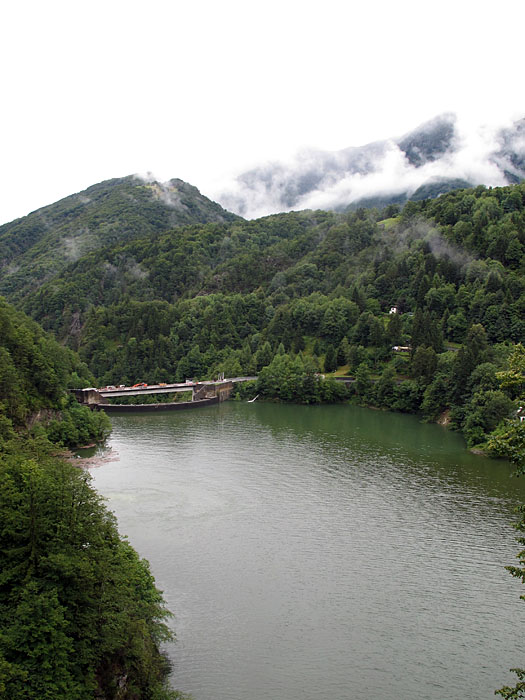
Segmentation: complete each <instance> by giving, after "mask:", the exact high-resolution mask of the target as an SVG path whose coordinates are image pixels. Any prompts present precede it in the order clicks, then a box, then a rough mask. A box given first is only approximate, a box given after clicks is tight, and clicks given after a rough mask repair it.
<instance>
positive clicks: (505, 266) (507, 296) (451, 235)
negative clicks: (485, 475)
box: [22, 185, 525, 444]
mask: <svg viewBox="0 0 525 700" xmlns="http://www.w3.org/2000/svg"><path fill="white" fill-rule="evenodd" d="M524 250H525V185H511V186H507V187H501V188H494V189H491V188H489V189H487V188H485V187H483V186H480V187H476V188H474V189H459V190H455V191H453V192H451V193H448V194H445V195H442V196H441V197H439V198H437V199H430V200H422V201H418V202H414V201H412V202H408V203H407V204H406V205H405V207H404V208H403V209H402V210H401V211H400V210H399V208H398V207H395V206H389V207H387V208H386V209H384V210H378V209H358V210H356V211H354V212H349V213H336V212H325V211H304V212H291V213H288V214H278V215H274V216H269V217H265V218H262V219H257V220H254V221H244V220H240V219H237V220H235V221H233V222H231V223H225V222H221V223H207V224H200V225H197V224H194V225H189V226H184V227H178V228H175V229H170V230H168V231H159V232H157V233H154V234H151V235H148V236H146V237H142V238H140V237H139V238H135V239H134V240H130V241H125V242H121V241H119V242H118V243H117V244H109V245H105V246H102V247H100V248H98V249H97V250H94V251H92V252H90V253H89V254H87V255H85V256H83V257H81V258H79V259H78V260H76V261H72V262H70V263H69V264H68V265H67V267H66V268H65V269H64V271H63V272H62V273H60V274H57V275H56V276H55V277H54V279H52V280H50V281H48V282H45V283H44V284H43V285H42V286H41V287H40V289H39V290H38V291H37V292H36V293H35V294H32V295H31V296H28V297H27V298H26V299H24V300H23V302H22V305H23V308H25V310H26V311H27V312H28V313H30V314H31V315H32V316H33V317H34V318H35V319H37V320H39V321H40V322H41V323H42V324H43V325H44V326H45V327H46V328H47V329H50V330H52V331H54V333H55V334H56V336H57V338H58V339H59V340H60V341H61V342H63V343H66V344H69V345H70V346H71V347H73V348H76V349H78V350H79V353H80V355H81V357H82V359H83V360H84V361H85V362H86V363H87V364H88V366H89V368H90V370H91V372H92V373H93V374H94V375H95V376H96V377H97V381H99V382H100V383H101V384H106V383H107V384H117V383H128V382H131V383H134V382H136V381H146V382H158V381H170V380H174V379H177V380H183V379H184V378H187V377H191V376H193V377H202V378H204V377H209V376H212V375H213V374H215V373H216V372H220V371H225V372H226V373H227V374H231V375H235V374H241V373H243V374H253V373H255V372H257V373H259V374H260V383H259V389H260V390H261V391H263V393H266V394H267V395H274V396H275V395H277V396H279V397H280V398H282V399H290V398H292V399H294V400H308V401H311V400H318V399H319V397H320V395H319V394H318V393H317V394H316V392H315V391H314V392H313V393H310V394H309V395H308V397H306V395H302V394H301V391H297V392H295V393H294V392H288V394H286V396H284V395H282V396H281V395H280V394H279V391H278V388H276V387H278V384H275V382H274V384H273V385H272V387H273V388H272V387H270V385H268V384H267V385H266V387H263V386H262V383H263V381H264V376H265V375H264V372H263V369H264V368H265V367H271V366H272V363H273V362H274V361H275V362H277V363H281V364H280V366H279V367H280V369H279V372H281V371H285V369H283V368H285V366H286V367H288V368H290V367H291V365H287V364H286V363H287V362H288V360H282V356H283V354H284V355H286V356H287V357H289V358H292V359H293V360H294V362H296V366H294V367H295V368H294V370H293V371H294V372H295V373H296V374H300V373H301V372H304V373H306V374H307V375H308V376H310V377H313V376H315V373H316V372H321V371H324V372H330V371H333V370H334V369H336V368H337V367H340V368H343V369H342V370H341V371H346V372H347V373H348V374H350V375H351V376H353V377H355V378H356V379H363V381H362V382H356V384H355V385H354V387H353V389H352V396H353V397H354V399H355V400H358V401H360V402H361V403H368V404H370V403H372V404H374V403H375V404H377V405H381V406H385V407H389V408H393V409H395V410H404V411H411V412H420V413H422V414H423V415H424V416H426V417H428V418H432V419H434V418H436V417H437V416H439V415H440V413H442V412H443V411H446V410H447V409H453V410H452V413H451V420H452V423H453V425H455V426H456V427H460V428H461V429H462V430H463V431H464V432H465V434H466V436H467V438H468V439H469V442H470V443H471V444H474V443H476V442H478V443H479V442H481V441H483V439H484V436H486V435H487V434H488V433H489V432H490V431H491V430H492V429H493V428H494V427H495V426H494V420H493V419H492V418H491V419H489V418H488V416H489V414H491V413H492V416H494V417H497V418H498V421H497V422H499V420H500V419H503V418H505V417H506V416H508V415H511V413H512V411H513V410H514V409H513V404H512V403H509V401H510V402H512V401H513V400H515V399H516V397H515V396H510V395H509V393H508V392H505V391H504V392H503V394H505V396H503V397H502V396H501V395H500V394H496V395H493V394H490V395H488V394H484V395H483V396H484V398H483V401H485V402H487V401H488V404H487V405H485V404H483V406H481V404H479V402H480V401H482V399H480V397H477V398H476V399H475V395H476V394H477V393H478V389H479V387H480V386H482V387H483V388H482V391H485V392H491V391H495V392H498V391H500V387H499V383H498V380H497V378H496V374H497V372H499V371H503V370H504V369H505V366H506V362H507V361H508V358H509V355H510V353H511V350H512V346H513V344H516V343H520V342H522V341H523V340H524V339H525V274H524V272H525V271H524ZM392 307H395V309H396V312H397V313H390V311H391V309H392ZM461 345H463V346H464V347H463V348H461ZM394 346H401V347H405V348H409V349H408V350H406V351H398V350H393V347H394ZM472 347H475V348H476V349H475V350H472ZM276 358H277V359H276ZM279 358H281V359H279ZM297 363H298V364H297ZM301 363H302V364H301ZM299 365H301V367H299ZM480 365H483V369H484V372H485V373H484V374H483V377H482V378H481V377H478V375H476V374H474V379H472V375H473V373H474V372H475V370H477V368H478V367H479V366H480ZM274 369H276V368H274ZM276 371H277V370H276ZM480 371H481V370H480ZM385 373H386V374H385ZM274 374H275V372H274ZM383 374H385V377H384V382H383V383H380V381H379V380H380V379H381V378H382V377H383ZM367 376H368V379H367ZM261 377H262V378H261ZM476 377H477V379H476ZM370 379H371V380H372V381H371V383H370V382H369V380H370ZM471 379H472V383H470V384H469V382H470V381H471ZM478 379H479V381H480V382H481V384H479V383H478ZM373 380H375V382H374V381H373ZM507 399H508V400H507ZM492 400H494V401H495V402H496V403H497V402H499V404H498V406H497V407H495V405H493V404H492V403H491V401H492ZM472 401H478V404H479V405H476V406H475V405H474V404H471V402H472ZM480 413H483V415H484V416H485V418H484V419H483V421H482V423H483V425H482V426H481V427H480V429H479V430H477V429H476V430H474V427H473V425H474V422H475V421H474V419H473V418H472V416H473V415H478V416H479V414H480ZM467 421H470V422H469V423H468V424H467Z"/></svg>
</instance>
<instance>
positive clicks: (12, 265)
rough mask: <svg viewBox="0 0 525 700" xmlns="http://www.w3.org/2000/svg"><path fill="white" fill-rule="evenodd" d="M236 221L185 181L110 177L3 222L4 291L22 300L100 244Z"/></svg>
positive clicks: (0, 289)
mask: <svg viewBox="0 0 525 700" xmlns="http://www.w3.org/2000/svg"><path fill="white" fill-rule="evenodd" d="M236 219H237V217H236V216H235V215H234V214H230V213H229V212H227V211H225V210H224V209H222V207H220V206H219V205H218V204H216V203H214V202H212V201H210V200H209V199H207V198H206V197H204V196H203V195H201V194H200V192H199V191H198V190H197V188H195V187H193V186H191V185H189V184H187V183H185V182H183V181H182V180H170V181H169V182H167V183H158V182H155V181H153V180H152V181H148V182H147V181H145V180H142V179H139V178H137V177H135V176H130V177H125V178H119V179H114V180H107V181H106V182H101V183H99V184H97V185H93V186H92V187H89V188H88V189H87V190H84V191H83V192H80V193H78V194H74V195H71V196H70V197H66V198H65V199H62V200H61V201H59V202H56V203H55V204H51V205H49V206H47V207H43V208H42V209H38V210H37V211H35V212H33V213H32V214H29V215H28V216H25V217H23V218H21V219H17V220H16V221H13V222H11V223H9V224H4V225H3V226H0V294H3V295H4V296H7V297H8V298H9V299H11V300H13V301H18V300H20V299H23V298H25V297H27V296H28V295H30V294H32V293H34V292H35V290H37V289H38V288H39V287H40V285H41V284H43V283H44V282H46V281H49V280H51V279H53V278H54V276H55V275H56V274H57V273H59V272H60V271H61V270H63V269H64V267H65V266H66V265H68V264H69V263H71V262H72V261H75V260H78V259H79V258H81V257H82V256H84V255H86V254H87V253H89V252H90V251H93V250H97V249H98V248H100V247H101V246H108V245H115V244H124V243H126V242H128V241H131V240H134V239H136V238H146V237H149V236H152V235H155V234H157V233H159V232H161V231H166V230H168V229H171V228H173V227H175V226H181V225H186V224H191V223H207V222H212V221H216V222H231V221H234V220H236Z"/></svg>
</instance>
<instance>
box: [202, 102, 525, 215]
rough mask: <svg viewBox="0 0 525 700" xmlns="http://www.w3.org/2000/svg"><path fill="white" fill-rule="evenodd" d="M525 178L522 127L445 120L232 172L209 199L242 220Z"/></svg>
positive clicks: (524, 127)
mask: <svg viewBox="0 0 525 700" xmlns="http://www.w3.org/2000/svg"><path fill="white" fill-rule="evenodd" d="M524 175H525V125H524V123H523V121H522V122H518V123H517V124H514V125H512V126H510V127H508V126H507V127H506V128H502V127H501V126H500V127H497V126H494V125H493V126H490V127H488V126H487V127H479V126H477V127H475V126H473V125H472V124H468V123H464V122H462V121H461V120H458V119H457V118H456V117H455V116H454V115H450V114H447V115H443V116H442V117H438V118H436V119H435V120H433V121H432V122H429V123H428V124H426V125H422V126H421V127H419V128H418V129H416V130H415V131H414V132H411V133H410V134H407V135H405V136H404V137H401V138H399V139H387V140H384V141H378V142H375V143H371V144H367V145H365V146H362V147H358V148H348V149H344V150H342V151H337V152H333V153H330V152H323V151H315V150H309V151H303V152H301V153H298V154H297V155H296V156H295V157H294V158H293V159H292V160H291V161H289V162H286V163H283V162H279V163H275V162H274V163H266V164H263V165H261V166H259V167H256V168H254V169H252V170H250V171H248V172H245V173H241V174H238V175H237V176H236V177H235V178H234V179H233V180H232V181H231V182H230V183H228V184H227V185H226V186H223V187H222V188H221V190H220V191H216V192H214V193H212V197H213V198H214V199H216V200H217V201H218V202H219V203H220V204H221V205H222V206H223V207H225V208H226V209H229V210H230V211H233V212H235V213H237V214H240V215H242V216H244V217H246V218H257V217H259V216H264V215H267V214H273V213H277V212H282V211H291V210H301V209H319V208H320V209H344V208H346V207H348V206H349V205H351V204H353V203H356V202H359V201H360V200H366V199H369V198H387V197H392V196H399V197H400V198H401V199H403V198H404V197H408V198H409V197H411V196H412V195H414V193H416V191H417V190H418V188H420V187H421V186H423V185H430V184H432V183H439V182H443V181H446V180H458V181H464V182H466V183H469V184H472V185H478V184H484V185H487V186H500V185H505V184H508V183H509V182H510V181H512V179H513V178H514V179H520V178H521V177H523V176H524Z"/></svg>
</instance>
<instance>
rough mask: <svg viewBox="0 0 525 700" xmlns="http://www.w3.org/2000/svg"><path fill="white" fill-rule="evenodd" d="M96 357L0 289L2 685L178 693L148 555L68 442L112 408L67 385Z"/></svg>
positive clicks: (45, 692)
mask: <svg viewBox="0 0 525 700" xmlns="http://www.w3.org/2000/svg"><path fill="white" fill-rule="evenodd" d="M90 381H92V377H91V376H90V375H89V372H88V371H87V368H86V367H85V366H84V365H82V363H81V362H80V361H79V359H78V357H76V356H75V354H74V353H72V352H71V351H70V350H66V349H65V348H62V347H61V346H59V345H58V344H57V343H56V341H54V340H53V339H52V338H50V337H49V336H48V335H47V334H45V333H44V332H43V331H42V329H41V328H39V327H38V326H37V324H36V323H34V322H33V321H31V320H30V319H28V318H27V317H25V316H24V315H23V314H21V313H20V312H17V311H15V310H14V309H13V308H12V307H11V306H9V305H8V304H6V303H5V301H4V300H3V299H0V483H1V484H2V488H1V489H0V629H1V630H2V633H1V635H0V695H1V696H2V697H3V698H9V699H10V700H42V699H43V698H53V700H85V699H87V698H95V697H97V698H102V697H104V698H110V697H112V698H113V697H116V695H115V689H116V688H118V697H119V698H121V699H122V700H134V699H135V698H138V697H143V698H146V697H147V698H153V697H155V698H164V699H165V700H169V699H171V700H177V698H179V700H180V698H181V696H180V694H179V693H177V692H175V691H171V690H169V688H168V687H167V685H166V676H167V673H168V665H167V662H166V660H165V658H164V656H163V655H162V654H161V653H160V652H159V645H160V643H161V642H162V641H166V640H168V639H171V637H172V634H171V632H170V630H169V629H168V627H167V626H166V625H165V622H164V621H165V619H166V618H167V617H168V616H169V613H168V612H167V610H166V608H165V607H164V602H163V600H162V596H161V594H160V592H159V591H158V590H157V589H156V588H155V582H154V579H153V577H152V575H151V573H150V571H149V567H148V564H147V562H145V561H144V560H142V559H140V558H139V556H138V555H137V553H136V552H135V551H134V550H133V548H132V547H131V545H130V544H129V543H128V542H127V541H125V540H124V539H123V538H122V537H121V536H120V535H119V533H118V529H117V524H116V522H115V518H114V517H113V515H112V514H111V513H110V512H109V511H108V510H107V508H106V507H105V505H104V503H103V502H102V499H101V498H100V496H98V495H97V494H96V493H95V491H94V490H93V489H92V488H91V487H90V484H89V481H90V477H89V475H88V474H87V473H86V472H85V471H84V470H82V469H80V468H78V467H76V466H73V465H72V464H70V463H69V462H68V461H66V460H65V458H64V457H61V456H60V449H58V448H60V447H63V446H65V445H78V444H79V443H80V444H85V443H86V442H87V441H92V440H100V439H102V438H104V437H105V436H106V435H107V433H108V431H109V428H110V423H109V420H108V419H107V417H106V416H105V415H104V414H102V413H97V412H92V411H90V410H89V409H88V408H87V407H85V406H80V404H78V403H77V402H76V400H75V399H73V398H72V397H71V396H70V395H69V394H68V392H67V387H68V386H71V384H81V385H82V384H84V383H85V382H90Z"/></svg>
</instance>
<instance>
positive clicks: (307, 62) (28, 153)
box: [0, 0, 525, 223]
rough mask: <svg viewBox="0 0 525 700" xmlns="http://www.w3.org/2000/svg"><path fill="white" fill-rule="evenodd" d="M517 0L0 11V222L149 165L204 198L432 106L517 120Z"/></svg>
mask: <svg viewBox="0 0 525 700" xmlns="http://www.w3.org/2000/svg"><path fill="white" fill-rule="evenodd" d="M524 26H525V2H524V0H500V2H498V3H495V2H493V1H492V0H491V1H490V2H487V1H486V0H476V1H474V0H440V2H426V3H425V2H421V0H417V1H416V0H397V2H392V1H391V0H388V1H387V0H367V1H366V2H363V0H359V2H355V1H354V0H346V1H343V0H324V2H320V0H317V1H316V2H310V1H309V0H301V1H296V0H265V1H264V2H260V1H259V0H252V2H249V1H247V0H242V1H237V0H220V1H217V0H216V1H215V2H208V0H201V1H200V2H188V0H185V2H178V1H175V0H171V1H169V0H148V1H145V0H142V1H141V2H136V1H135V0H125V1H121V0H104V1H103V2H100V1H99V0H90V1H89V2H82V3H81V2H74V0H67V2H66V1H64V2H63V1H61V0H47V1H42V0H38V1H27V0H17V1H16V2H4V3H2V7H1V9H0V32H1V37H0V59H1V64H0V65H1V66H2V68H1V95H2V108H1V111H0V119H1V150H0V157H1V168H0V173H1V183H0V186H1V189H0V192H1V196H0V223H4V222H6V221H10V220H12V219H14V218H15V217H18V216H23V215H25V214H27V213H29V212H30V211H32V210H34V209H36V208H38V207H40V206H44V205H45V204H50V203H52V202H54V201H56V200H58V199H60V198H62V197H65V196H67V195H68V194H72V193H74V192H78V191H80V190H82V189H85V188H86V187H88V186H89V185H91V184H94V183H96V182H100V181H101V180H105V179H108V178H112V177H120V176H124V175H129V174H132V173H137V172H139V173H145V172H147V171H152V172H153V173H154V174H155V175H157V176H158V178H159V179H163V180H166V179H169V178H171V177H180V178H182V179H184V180H187V181H188V182H191V183H192V184H194V185H196V186H197V187H198V188H199V189H200V190H201V191H202V192H203V194H207V195H210V193H211V194H213V192H215V191H217V189H218V188H220V185H219V183H220V182H221V181H224V180H227V179H228V178H229V177H231V174H232V173H235V172H237V171H241V170H243V169H245V168H247V167H249V166H251V165H254V164H256V163H260V162H264V161H266V160H276V159H286V158H288V157H290V156H291V155H292V154H294V153H295V152H296V151H298V150H299V149H301V148H305V147H313V148H321V149H333V150H336V149H341V148H345V147H347V146H358V145H362V144H364V143H367V142H370V141H373V140H377V139H382V138H387V137H390V136H398V135H402V134H403V133H405V132H407V131H410V130H411V129H412V128H414V127H416V126H418V125H419V124H420V123H421V122H423V121H425V120H427V119H430V118H432V117H434V116H436V115H438V114H440V113H442V112H446V111H453V112H456V113H458V114H459V116H460V117H461V118H462V120H463V121H464V122H466V123H471V124H472V125H473V126H474V125H475V124H478V123H481V124H484V123H492V122H494V121H497V122H504V123H508V122H509V121H510V120H512V119H516V118H520V117H523V116H525V96H524V93H523V82H524V81H523V31H524Z"/></svg>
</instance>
